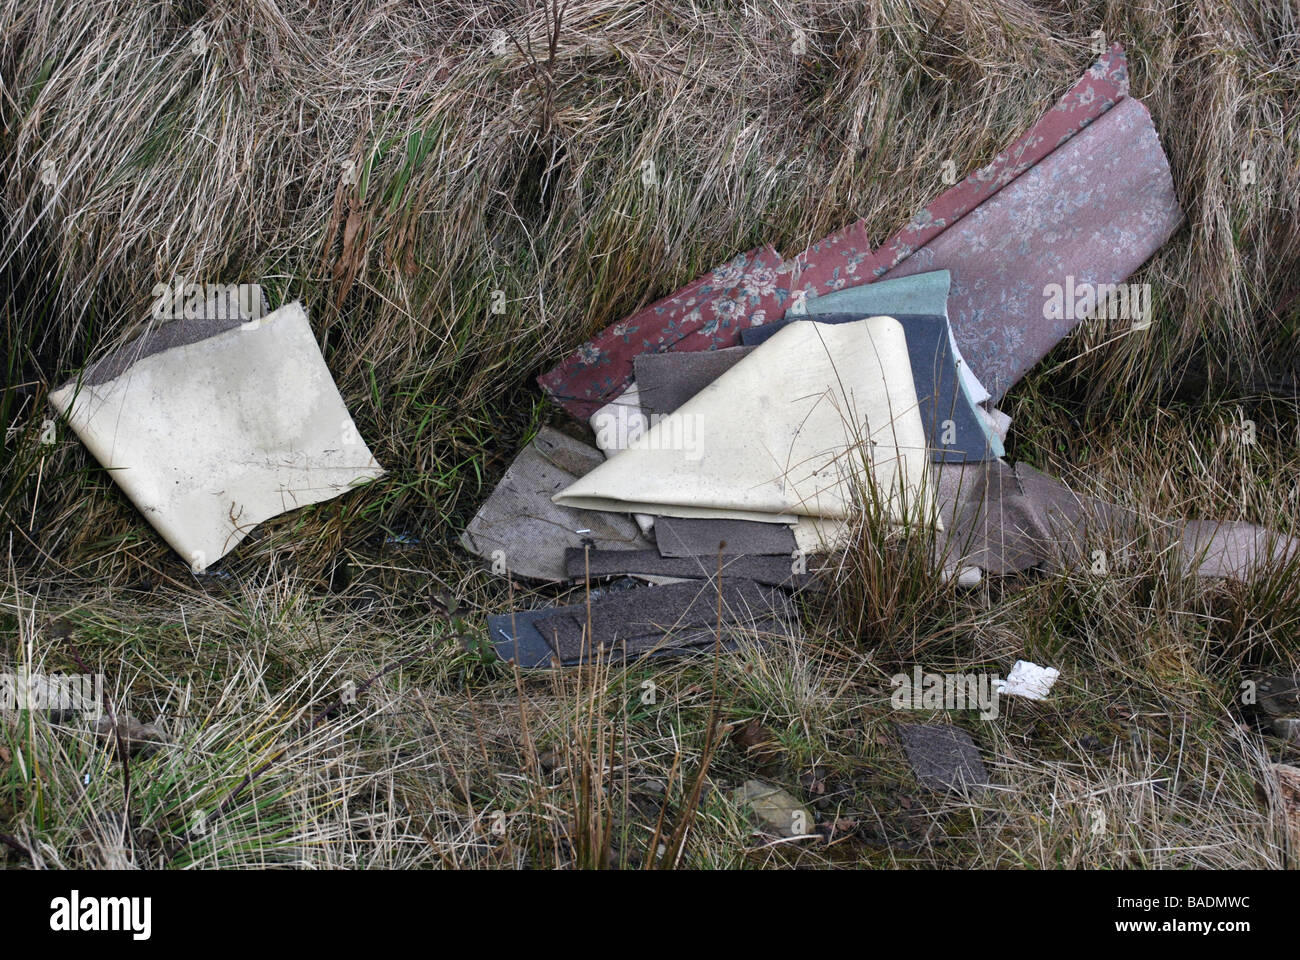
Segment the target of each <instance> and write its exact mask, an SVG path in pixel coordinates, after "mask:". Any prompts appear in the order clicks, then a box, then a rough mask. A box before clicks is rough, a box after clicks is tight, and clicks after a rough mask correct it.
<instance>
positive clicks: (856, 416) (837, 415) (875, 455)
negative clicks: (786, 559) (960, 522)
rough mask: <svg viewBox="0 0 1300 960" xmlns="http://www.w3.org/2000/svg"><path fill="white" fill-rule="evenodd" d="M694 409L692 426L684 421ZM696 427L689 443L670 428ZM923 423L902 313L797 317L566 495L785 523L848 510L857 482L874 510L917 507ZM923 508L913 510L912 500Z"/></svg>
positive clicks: (603, 503) (901, 513)
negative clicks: (829, 319) (828, 319)
mask: <svg viewBox="0 0 1300 960" xmlns="http://www.w3.org/2000/svg"><path fill="white" fill-rule="evenodd" d="M691 421H694V422H695V423H696V424H698V429H687V428H686V426H685V424H687V423H689V422H691ZM688 434H689V435H694V436H697V437H700V438H701V440H702V442H700V443H699V444H698V446H697V447H696V448H695V449H693V450H692V449H689V448H684V445H683V444H681V443H677V442H674V441H675V440H676V438H680V437H683V436H686V435H688ZM926 460H927V457H926V452H925V432H924V430H923V428H922V426H921V415H920V411H919V409H918V406H917V402H916V390H915V387H914V385H913V383H912V375H911V369H910V365H909V363H908V360H907V341H906V337H905V336H904V334H903V328H902V326H901V325H900V324H899V323H898V322H897V321H895V320H892V319H890V318H889V317H876V318H873V319H870V320H860V321H857V322H856V323H846V324H838V325H827V324H817V323H810V322H801V323H793V324H790V325H789V326H787V327H786V328H784V329H783V330H781V331H780V332H779V333H777V335H776V336H774V337H773V338H772V339H771V340H769V341H768V342H767V343H765V344H763V345H762V346H760V347H757V348H755V350H754V352H753V353H751V354H749V355H748V356H746V357H745V358H743V359H742V360H741V361H740V362H739V363H738V364H736V365H735V366H734V367H732V368H731V369H730V370H728V371H727V372H726V373H724V374H722V376H720V377H719V378H718V379H717V380H715V381H714V382H713V383H712V384H710V385H709V386H708V387H706V388H705V389H704V390H702V391H701V392H700V393H699V394H697V395H696V396H695V397H693V398H692V399H691V400H689V401H687V402H686V403H685V404H683V405H682V406H681V407H679V408H678V409H677V411H676V412H675V413H673V414H671V415H670V416H668V417H665V418H663V419H662V420H660V421H659V422H658V423H655V424H654V425H653V426H651V428H650V430H649V431H648V432H647V433H646V434H645V435H644V436H642V437H641V438H640V439H639V440H637V441H635V442H634V443H633V444H632V445H631V446H629V447H628V449H627V450H625V451H623V453H621V454H620V455H619V456H617V457H615V458H614V459H613V460H610V461H607V462H606V463H605V464H603V465H602V466H600V467H597V468H596V469H595V470H593V471H592V472H591V473H589V474H587V476H585V477H583V478H581V479H579V480H578V481H576V482H575V483H574V484H573V485H572V486H570V487H568V488H567V489H565V490H564V491H563V492H561V493H559V494H557V495H556V497H555V501H556V502H557V503H560V504H562V505H566V506H573V507H582V508H586V509H604V510H624V511H632V512H642V513H653V514H656V515H665V516H683V517H721V518H729V519H740V520H761V521H765V522H775V523H790V522H792V521H793V520H794V518H795V517H796V516H812V517H825V518H830V519H846V518H848V517H849V516H850V515H851V513H852V502H853V496H854V494H855V492H856V490H858V489H862V490H865V489H867V488H868V487H872V488H874V490H875V491H876V493H877V496H878V497H879V502H880V506H881V510H882V514H883V515H884V516H886V517H889V518H890V519H892V520H894V521H896V522H905V521H908V520H911V519H915V518H916V517H918V516H920V517H924V516H925V515H926V514H925V512H924V510H923V508H924V506H925V504H926V503H927V502H928V496H929V482H928V481H929V477H928V472H927V465H926ZM918 508H922V509H921V512H919V513H918V512H917V511H918Z"/></svg>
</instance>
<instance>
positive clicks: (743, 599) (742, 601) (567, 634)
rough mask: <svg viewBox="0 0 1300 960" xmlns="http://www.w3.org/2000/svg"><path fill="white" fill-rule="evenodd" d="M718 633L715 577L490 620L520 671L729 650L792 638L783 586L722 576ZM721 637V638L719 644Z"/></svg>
mask: <svg viewBox="0 0 1300 960" xmlns="http://www.w3.org/2000/svg"><path fill="white" fill-rule="evenodd" d="M720 589H721V595H722V604H721V608H722V621H721V635H720V636H719V622H718V599H719V597H718V594H719V587H717V586H716V585H715V581H713V580H701V581H691V582H689V583H679V584H671V585H669V586H663V587H645V588H641V589H638V590H626V591H619V592H617V593H614V594H610V595H609V596H607V597H605V598H602V599H600V600H593V601H592V602H591V604H590V623H591V634H590V635H588V634H587V633H586V627H587V623H588V604H586V603H578V604H571V605H568V606H562V607H550V608H545V609H541V610H529V611H516V612H514V613H504V614H497V615H494V616H491V617H489V618H488V639H489V641H490V642H491V643H492V645H493V647H494V648H495V649H496V652H497V655H498V656H500V657H501V658H502V659H503V660H507V661H514V662H515V663H516V664H517V665H518V666H519V667H520V668H521V669H530V668H538V667H548V666H552V665H553V664H556V663H558V664H559V665H561V666H575V665H578V664H581V663H587V662H591V661H593V660H595V659H596V657H595V656H593V651H599V652H600V656H601V658H602V659H605V660H611V659H622V658H623V656H624V653H625V652H626V655H627V656H629V657H632V656H636V657H660V656H684V655H691V654H711V653H712V652H713V651H714V650H715V649H717V648H719V646H720V648H721V649H722V650H724V651H725V650H732V649H735V647H736V646H737V645H738V644H739V643H740V642H741V641H742V640H744V639H746V638H760V637H762V636H766V635H773V634H775V635H783V636H789V635H791V634H792V632H793V631H794V629H795V626H794V625H795V624H796V623H797V619H796V614H795V611H794V607H793V605H792V604H791V602H790V600H789V598H788V597H787V596H786V595H785V593H784V592H783V591H781V590H780V589H777V588H771V587H763V586H760V585H758V584H756V583H753V582H752V581H748V580H740V579H735V578H729V577H724V578H723V580H722V586H721V588H720ZM719 640H720V641H721V642H720V643H719Z"/></svg>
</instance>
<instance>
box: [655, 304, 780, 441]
mask: <svg viewBox="0 0 1300 960" xmlns="http://www.w3.org/2000/svg"><path fill="white" fill-rule="evenodd" d="M752 329H755V330H762V329H764V328H763V327H754V328H752ZM743 335H744V333H742V336H743ZM752 352H753V347H749V346H740V347H726V348H724V349H722V350H702V351H673V352H671V353H646V354H642V355H641V356H639V357H637V358H636V362H635V369H636V385H637V391H638V396H639V397H640V398H641V410H642V412H643V413H644V414H645V416H646V417H648V418H650V422H651V423H653V422H654V420H655V419H656V418H659V417H666V416H667V415H668V414H670V413H676V412H677V409H678V408H679V407H681V406H682V404H684V403H685V402H686V401H687V400H690V399H691V398H692V397H693V396H695V395H696V394H697V393H699V392H700V391H701V390H703V389H704V388H705V387H707V386H708V385H709V384H711V383H712V382H713V381H714V380H716V379H718V377H720V376H722V375H723V374H724V373H726V372H727V371H728V370H730V369H731V368H732V367H734V366H735V365H736V364H738V363H739V362H740V361H741V360H743V359H744V358H745V357H747V356H749V354H750V353H752Z"/></svg>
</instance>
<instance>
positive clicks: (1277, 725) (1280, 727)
mask: <svg viewBox="0 0 1300 960" xmlns="http://www.w3.org/2000/svg"><path fill="white" fill-rule="evenodd" d="M1273 733H1275V734H1276V735H1277V736H1279V737H1281V738H1282V739H1283V740H1285V741H1286V742H1287V743H1291V744H1294V745H1295V746H1297V747H1300V718H1297V717H1274V718H1273Z"/></svg>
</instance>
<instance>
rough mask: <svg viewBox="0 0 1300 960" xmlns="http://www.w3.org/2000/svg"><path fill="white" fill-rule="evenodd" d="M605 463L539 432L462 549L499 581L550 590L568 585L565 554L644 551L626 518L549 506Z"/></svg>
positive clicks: (568, 440)
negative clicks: (534, 583)
mask: <svg viewBox="0 0 1300 960" xmlns="http://www.w3.org/2000/svg"><path fill="white" fill-rule="evenodd" d="M605 462H606V461H605V459H604V457H602V456H601V455H600V453H599V451H596V450H593V449H592V448H591V447H589V446H587V445H586V444H585V443H581V442H579V441H577V440H574V439H573V438H572V437H569V436H566V435H565V434H563V433H560V432H559V431H558V430H555V429H552V428H551V427H543V428H542V429H541V431H540V432H539V433H538V434H537V437H536V439H534V440H533V442H532V443H530V444H528V445H527V446H526V447H524V449H523V450H521V451H520V452H519V455H518V456H517V457H515V460H514V463H512V464H511V465H510V467H509V469H507V470H506V472H505V476H503V477H502V478H501V482H500V483H498V484H497V486H496V489H495V490H493V491H492V494H491V496H489V497H488V498H487V500H485V501H484V502H483V505H482V506H480V507H479V509H478V512H477V513H476V514H475V515H474V518H473V519H472V520H471V521H470V522H469V524H468V525H467V526H466V527H465V531H464V533H462V534H461V538H460V542H461V545H462V546H463V547H464V548H465V549H466V550H468V551H469V552H470V553H473V554H475V555H476V556H479V557H482V558H483V559H484V560H487V561H488V562H489V563H492V564H493V565H494V566H498V567H499V571H498V572H500V573H501V574H503V575H509V576H519V577H526V578H528V579H532V580H548V581H551V582H553V583H559V582H561V581H564V580H567V579H568V573H567V572H566V571H565V567H564V550H565V548H566V547H581V546H583V545H584V544H591V545H596V546H599V547H603V548H605V549H626V550H645V549H647V548H649V547H650V546H651V544H650V542H649V541H648V540H646V539H645V537H643V536H642V535H641V531H640V530H639V529H637V526H636V524H635V523H633V522H632V520H631V519H630V518H629V517H626V516H623V515H622V514H618V513H601V512H599V511H592V510H578V509H572V508H570V507H563V506H558V505H557V504H555V503H553V502H552V501H551V497H552V495H553V494H555V493H556V492H557V491H560V490H563V489H564V488H565V487H567V486H569V485H570V484H571V483H573V482H574V481H575V480H576V479H578V478H579V477H581V476H583V475H584V474H586V473H588V472H590V471H591V470H593V469H595V468H596V467H598V466H600V465H601V464H603V463H605ZM498 551H500V552H499V553H498Z"/></svg>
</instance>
